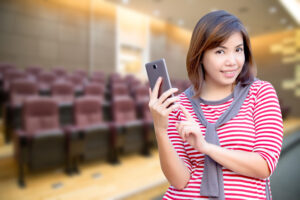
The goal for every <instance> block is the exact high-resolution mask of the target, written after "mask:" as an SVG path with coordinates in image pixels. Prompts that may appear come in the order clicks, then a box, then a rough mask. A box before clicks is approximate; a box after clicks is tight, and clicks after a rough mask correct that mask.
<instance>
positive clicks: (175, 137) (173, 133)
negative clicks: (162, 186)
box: [168, 110, 192, 172]
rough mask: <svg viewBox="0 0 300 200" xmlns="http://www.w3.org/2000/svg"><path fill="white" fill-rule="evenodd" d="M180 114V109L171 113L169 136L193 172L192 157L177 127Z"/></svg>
mask: <svg viewBox="0 0 300 200" xmlns="http://www.w3.org/2000/svg"><path fill="white" fill-rule="evenodd" d="M179 115H180V111H179V110H177V111H173V112H171V113H170V115H169V123H168V136H169V139H170V141H171V143H172V145H173V147H174V149H175V151H176V152H177V154H178V156H179V157H180V158H181V160H182V161H183V162H184V164H185V165H186V166H187V168H188V169H189V171H190V172H191V170H192V164H191V161H190V158H189V156H188V154H187V152H186V150H185V147H184V142H183V140H182V138H181V137H180V135H179V133H178V131H177V129H176V123H177V122H179V119H178V116H179Z"/></svg>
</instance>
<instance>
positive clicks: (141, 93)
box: [133, 84, 149, 102]
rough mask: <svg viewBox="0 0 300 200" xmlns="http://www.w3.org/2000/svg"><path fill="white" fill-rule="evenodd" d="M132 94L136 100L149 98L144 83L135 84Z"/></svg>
mask: <svg viewBox="0 0 300 200" xmlns="http://www.w3.org/2000/svg"><path fill="white" fill-rule="evenodd" d="M133 94H134V98H135V101H136V102H140V101H143V100H144V99H148V100H149V91H148V88H147V86H146V85H144V84H139V85H137V86H136V87H135V88H134V91H133Z"/></svg>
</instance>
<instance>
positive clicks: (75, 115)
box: [0, 65, 178, 186]
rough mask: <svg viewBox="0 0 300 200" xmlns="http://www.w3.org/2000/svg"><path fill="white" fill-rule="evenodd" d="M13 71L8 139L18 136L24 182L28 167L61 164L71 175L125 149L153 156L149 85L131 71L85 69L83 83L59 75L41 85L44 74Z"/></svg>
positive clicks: (7, 91) (7, 92)
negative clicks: (125, 73)
mask: <svg viewBox="0 0 300 200" xmlns="http://www.w3.org/2000/svg"><path fill="white" fill-rule="evenodd" d="M0 71H1V65H0ZM7 71H8V72H9V73H8V72H7ZM13 71H14V70H13V69H10V70H6V72H4V73H3V74H2V80H3V83H4V84H3V87H2V91H3V93H2V94H3V95H4V96H5V97H6V99H7V100H6V102H5V104H4V105H5V106H4V111H5V114H4V115H3V116H4V122H5V126H4V127H5V131H4V132H5V133H6V134H5V135H6V139H7V141H9V139H10V137H11V136H12V137H13V139H14V140H13V141H14V146H15V155H16V158H17V161H18V164H19V179H18V180H19V184H20V185H21V186H23V185H24V184H25V181H24V169H25V168H26V166H27V167H28V169H31V170H36V169H42V168H45V167H51V166H57V165H58V164H59V163H60V164H62V163H63V164H64V165H65V166H66V169H67V172H68V173H72V172H74V171H77V170H78V162H79V161H80V160H93V159H99V158H105V159H107V160H109V161H110V162H111V163H118V162H119V156H120V155H122V154H123V153H131V152H141V153H143V155H149V154H150V147H151V146H153V144H154V143H155V137H154V131H153V122H152V119H151V115H150V112H149V109H148V101H149V96H148V95H149V94H148V87H149V86H148V84H143V83H141V82H140V81H139V80H137V79H136V78H135V77H134V76H132V75H128V76H126V77H122V76H120V75H119V74H117V73H113V74H110V75H109V76H108V77H106V76H105V75H104V73H101V72H94V73H92V74H91V75H90V76H87V74H84V73H82V74H81V75H80V76H81V77H83V78H82V80H84V81H81V82H80V83H81V84H77V85H76V84H75V83H74V82H72V81H70V79H68V78H67V77H68V76H63V75H60V76H58V77H60V78H57V79H56V80H55V81H53V82H52V83H51V84H48V86H47V87H45V86H43V87H41V85H43V84H42V81H41V80H42V78H41V77H42V76H41V75H42V74H43V73H41V72H36V73H31V74H30V75H28V74H27V75H26V76H25V77H22V76H20V77H17V78H16V77H15V78H11V79H10V78H8V77H9V76H7V74H10V73H11V72H13ZM17 71H19V72H20V71H21V70H19V69H17ZM25 71H26V73H28V71H30V70H24V71H23V72H25ZM37 71H38V70H37ZM19 72H18V73H19ZM51 73H52V72H51ZM74 73H78V72H73V73H72V74H74ZM10 77H13V76H10ZM63 77H64V78H63ZM177 83H178V82H177ZM174 84H176V82H174ZM44 85H45V84H44Z"/></svg>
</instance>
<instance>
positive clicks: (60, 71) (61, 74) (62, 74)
mask: <svg viewBox="0 0 300 200" xmlns="http://www.w3.org/2000/svg"><path fill="white" fill-rule="evenodd" d="M52 72H53V73H54V74H55V75H56V77H57V79H65V78H66V76H67V72H66V70H65V69H64V68H63V67H55V68H53V69H52Z"/></svg>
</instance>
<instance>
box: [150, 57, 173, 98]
mask: <svg viewBox="0 0 300 200" xmlns="http://www.w3.org/2000/svg"><path fill="white" fill-rule="evenodd" d="M145 67H146V71H147V75H148V80H149V83H150V87H151V89H152V90H153V88H154V86H155V83H156V81H157V79H158V78H159V77H160V76H161V77H162V84H161V85H160V88H159V92H158V97H160V95H161V94H162V93H164V92H165V91H167V90H169V89H170V88H172V86H171V81H170V78H169V74H168V69H167V65H166V61H165V59H163V58H162V59H159V60H156V61H152V62H149V63H146V64H145ZM172 96H174V95H173V94H172Z"/></svg>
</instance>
